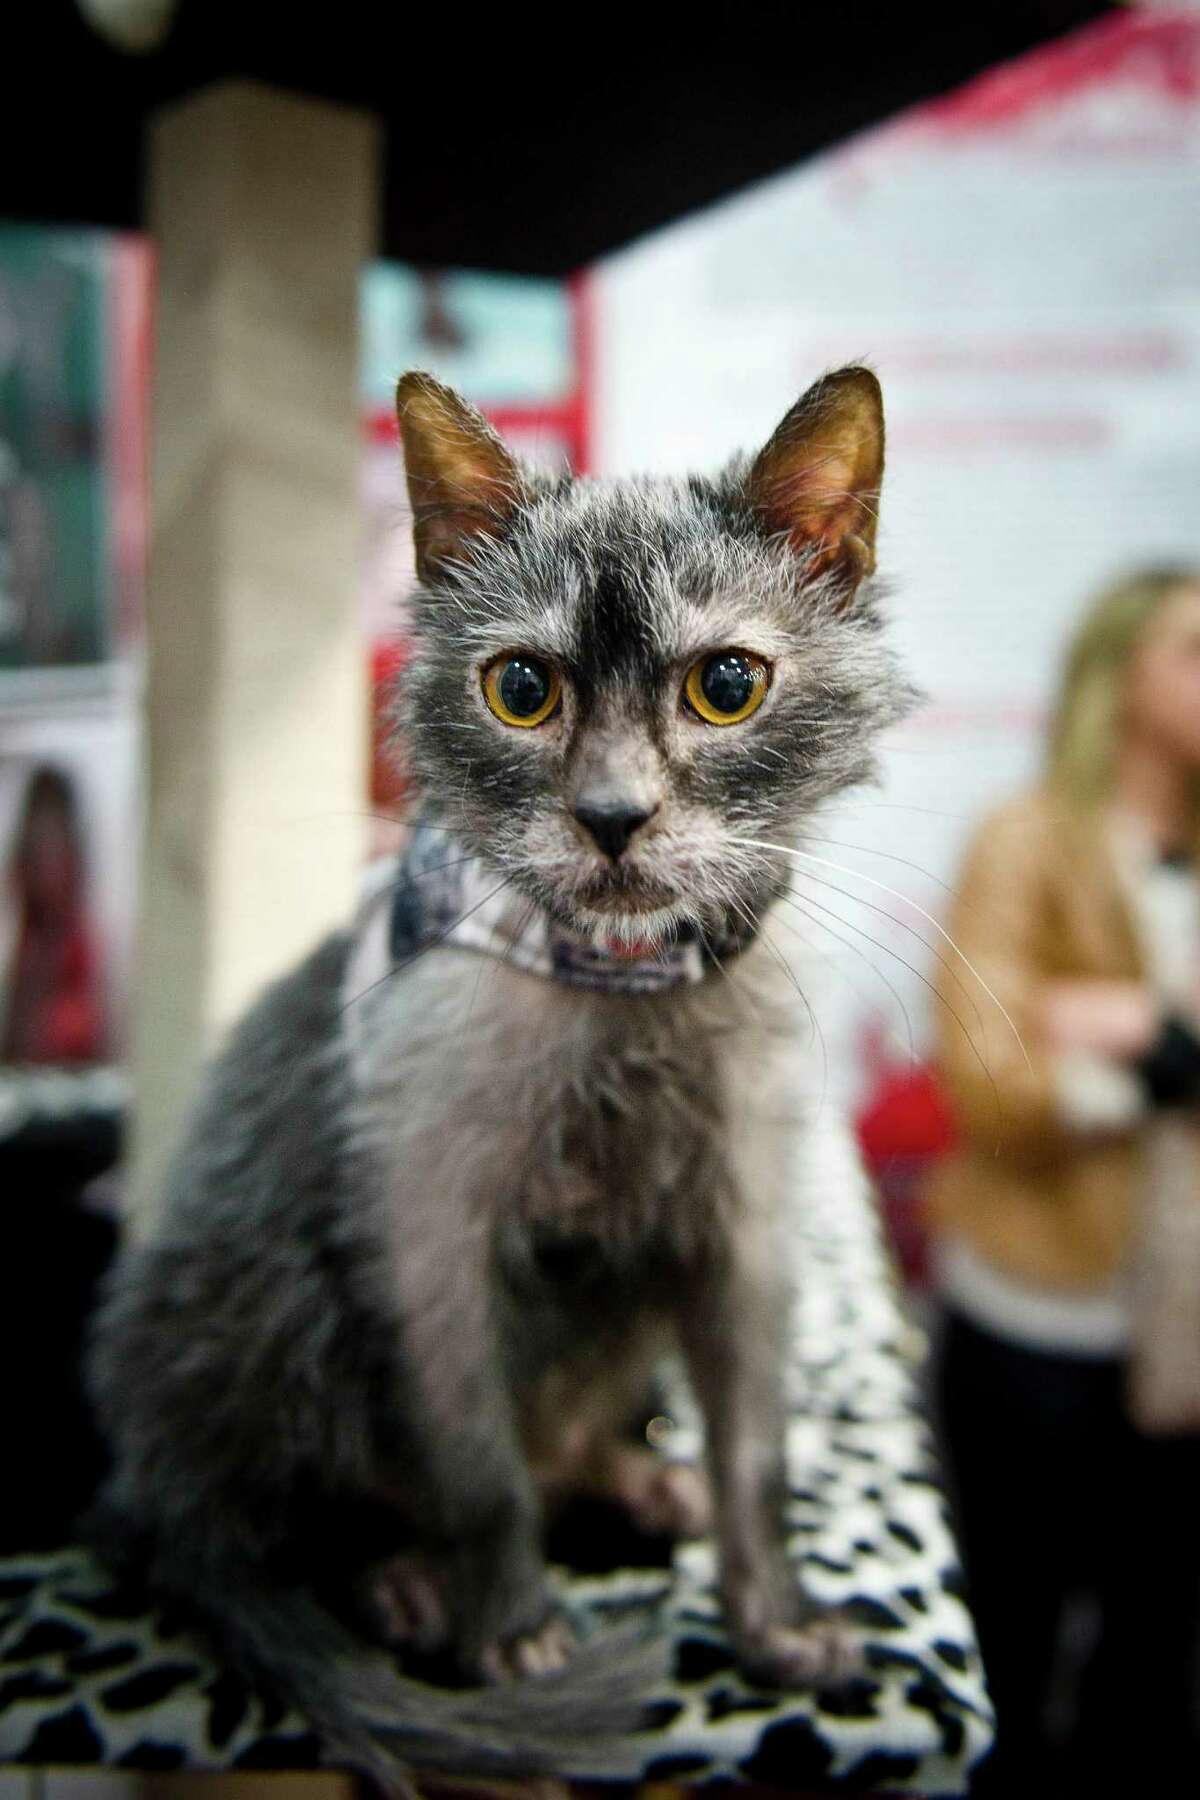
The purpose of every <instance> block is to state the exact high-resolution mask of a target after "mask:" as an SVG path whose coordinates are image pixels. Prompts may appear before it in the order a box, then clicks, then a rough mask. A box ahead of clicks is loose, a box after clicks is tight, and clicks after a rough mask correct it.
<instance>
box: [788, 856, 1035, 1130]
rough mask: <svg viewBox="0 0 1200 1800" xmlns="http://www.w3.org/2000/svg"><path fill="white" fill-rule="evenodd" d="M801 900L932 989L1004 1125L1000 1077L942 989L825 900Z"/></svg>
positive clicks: (804, 896)
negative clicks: (958, 1035) (950, 1019)
mask: <svg viewBox="0 0 1200 1800" xmlns="http://www.w3.org/2000/svg"><path fill="white" fill-rule="evenodd" d="M824 885H826V886H831V885H832V883H825V884H824ZM841 891H842V890H841V889H838V892H841ZM797 898H798V900H803V901H804V902H806V903H807V905H808V906H815V907H816V908H817V910H818V912H827V913H828V914H829V916H830V917H831V918H833V919H836V920H837V921H838V924H839V925H845V926H846V927H847V929H848V930H850V931H856V932H857V933H858V935H859V936H860V937H864V938H866V940H867V942H868V943H869V944H873V945H874V946H875V948H876V949H877V950H882V951H883V953H884V955H885V956H890V957H892V958H894V960H895V961H896V962H898V963H900V964H901V965H902V966H903V967H904V968H906V969H907V970H908V972H909V974H910V975H915V976H916V978H917V980H918V981H919V982H920V983H921V985H922V986H923V987H925V988H928V990H929V992H930V993H931V994H932V995H933V998H934V999H935V1000H936V1001H937V1002H938V1004H939V1005H940V1006H944V1007H945V1009H946V1011H947V1012H948V1013H949V1014H950V1017H951V1018H952V1019H953V1020H954V1022H955V1024H956V1025H957V1026H958V1028H959V1030H960V1031H961V1032H962V1034H963V1039H964V1041H965V1042H966V1045H967V1047H968V1049H969V1050H970V1052H971V1054H972V1056H973V1057H974V1058H975V1061H976V1062H977V1063H978V1064H979V1067H980V1069H981V1071H982V1073H983V1074H984V1076H985V1077H986V1078H987V1083H988V1086H989V1087H990V1088H991V1090H992V1098H993V1099H994V1101H995V1103H996V1113H997V1118H998V1120H999V1121H1000V1122H1001V1123H1002V1122H1003V1119H1004V1103H1003V1100H1002V1099H1001V1096H1000V1090H999V1088H998V1087H997V1086H996V1078H995V1076H994V1075H993V1074H992V1071H991V1070H990V1069H989V1068H988V1066H987V1061H986V1059H985V1058H984V1055H983V1053H982V1051H981V1050H980V1048H979V1046H978V1044H977V1043H976V1042H975V1040H974V1038H973V1037H972V1036H971V1033H970V1032H969V1031H968V1030H967V1027H966V1024H965V1022H964V1020H963V1017H962V1014H961V1013H960V1012H959V1011H958V1009H957V1007H955V1006H952V1005H951V1004H950V1002H949V1000H947V998H946V996H945V995H944V994H942V993H939V991H938V989H937V988H936V987H935V986H934V984H933V982H932V981H930V979H929V977H928V976H927V975H925V974H923V973H922V971H921V970H920V969H918V968H917V967H916V966H915V964H913V963H910V962H909V960H908V958H907V957H906V956H901V954H900V952H899V951H898V950H893V948H892V946H891V945H890V944H885V943H883V942H882V941H881V940H880V939H879V938H876V937H872V936H871V933H870V932H869V931H864V930H863V927H862V926H861V925H855V924H854V922H853V920H851V919H847V918H844V917H843V916H842V914H841V913H839V912H835V911H834V909H833V908H832V907H831V906H826V905H824V904H823V902H822V901H820V900H815V899H814V898H813V896H812V895H811V894H804V895H803V896H798V897H797ZM850 898H851V899H853V898H854V896H853V895H851V896H850ZM801 911H804V906H803V905H802V906H801ZM889 917H890V914H889ZM922 941H923V940H922ZM926 947H927V948H929V946H926Z"/></svg>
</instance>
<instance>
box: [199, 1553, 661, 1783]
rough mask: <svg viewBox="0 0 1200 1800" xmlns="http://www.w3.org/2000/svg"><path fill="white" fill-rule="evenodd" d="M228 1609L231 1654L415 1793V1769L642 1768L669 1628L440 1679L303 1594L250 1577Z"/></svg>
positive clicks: (381, 1776) (352, 1757)
mask: <svg viewBox="0 0 1200 1800" xmlns="http://www.w3.org/2000/svg"><path fill="white" fill-rule="evenodd" d="M221 1613H222V1627H223V1636H224V1638H225V1640H226V1644H227V1647H228V1649H229V1650H230V1651H231V1653H232V1654H233V1656H234V1658H235V1660H236V1661H237V1662H238V1663H239V1664H240V1665H241V1666H242V1667H243V1668H245V1669H246V1670H247V1672H248V1673H251V1674H253V1675H256V1676H260V1677H266V1678H267V1680H269V1682H270V1683H271V1685H272V1686H273V1687H274V1688H276V1689H277V1690H278V1691H279V1692H280V1694H281V1695H282V1696H283V1697H285V1698H287V1699H288V1700H290V1701H291V1702H292V1704H294V1705H295V1706H296V1707H297V1709H298V1710H299V1711H300V1712H301V1713H303V1714H304V1716H305V1717H306V1718H307V1719H308V1720H309V1721H310V1722H311V1724H312V1725H313V1727H314V1728H315V1730H316V1731H317V1733H318V1735H319V1736H320V1738H321V1739H322V1741H323V1743H324V1744H325V1746H326V1748H327V1752H328V1754H329V1757H330V1760H331V1761H334V1762H345V1763H347V1764H349V1765H351V1766H352V1767H354V1768H356V1769H358V1770H360V1771H362V1772H363V1773H365V1774H367V1775H369V1776H370V1777H371V1778H372V1779H373V1780H375V1781H376V1782H377V1783H379V1785H380V1786H381V1787H383V1788H384V1790H385V1791H388V1792H392V1793H397V1794H403V1793H406V1792H408V1793H411V1791H412V1789H411V1786H410V1785H409V1783H408V1781H407V1779H406V1776H407V1773H408V1772H409V1771H411V1770H429V1771H431V1772H432V1771H439V1772H451V1773H455V1774H463V1775H475V1776H505V1775H507V1776H518V1775H545V1774H563V1775H571V1774H573V1773H574V1774H578V1775H580V1776H581V1777H588V1778H596V1779H600V1778H605V1777H609V1778H614V1779H619V1778H622V1777H624V1778H625V1779H627V1780H628V1779H632V1778H636V1776H637V1773H638V1767H639V1759H638V1757H637V1756H636V1754H635V1752H634V1749H633V1747H632V1746H631V1745H630V1743H629V1739H630V1736H631V1734H632V1733H633V1732H634V1731H636V1730H637V1728H638V1726H639V1723H640V1722H641V1720H642V1718H643V1716H644V1711H645V1702H646V1700H647V1699H648V1697H649V1696H650V1695H651V1694H653V1692H654V1690H655V1689H656V1687H658V1686H659V1684H661V1682H662V1680H663V1679H664V1677H665V1675H666V1673H667V1656H668V1642H667V1639H666V1637H665V1635H664V1634H661V1633H653V1632H649V1631H647V1630H644V1629H642V1628H640V1627H638V1628H627V1627H621V1628H613V1629H609V1630H604V1631H601V1632H598V1633H597V1635H596V1636H595V1637H592V1638H589V1639H586V1640H585V1641H584V1642H582V1643H581V1644H580V1645H579V1646H578V1648H577V1649H576V1651H575V1654H574V1655H573V1656H572V1657H571V1659H570V1660H569V1662H568V1663H567V1664H566V1666H565V1667H564V1668H562V1669H561V1670H557V1671H554V1672H551V1673H546V1674H542V1675H534V1676H528V1677H525V1678H524V1679H522V1680H519V1681H513V1682H511V1683H507V1684H504V1685H499V1686H496V1687H486V1688H472V1689H466V1690H452V1689H446V1688H437V1687H430V1686H428V1685H427V1684H425V1683H423V1682H419V1681H414V1680H410V1679H407V1678H406V1677H403V1676H401V1675H399V1674H397V1673H396V1671H395V1669H394V1667H393V1666H392V1664H391V1662H390V1660H389V1659H388V1658H387V1657H386V1656H385V1655H384V1654H382V1653H379V1652H373V1651H371V1650H369V1649H368V1648H367V1647H366V1646H365V1645H364V1644H362V1643H360V1642H359V1641H358V1640H357V1639H355V1638H354V1637H352V1636H351V1634H350V1633H349V1632H348V1631H345V1630H343V1628H342V1627H341V1626H340V1625H339V1624H338V1622H337V1621H336V1620H335V1619H334V1618H333V1617H332V1616H331V1615H330V1614H328V1613H327V1612H325V1611H324V1610H323V1609H322V1608H321V1607H320V1606H319V1605H318V1603H317V1601H316V1599H315V1598H314V1597H312V1596H311V1595H310V1594H308V1593H306V1592H304V1591H303V1590H297V1589H283V1588H279V1589H276V1588H271V1587H268V1586H266V1585H265V1584H260V1583H258V1582H255V1583H253V1584H247V1582H246V1581H244V1580H243V1581H241V1582H239V1584H238V1587H237V1590H236V1591H232V1592H231V1591H228V1590H227V1591H226V1592H225V1594H224V1596H223V1598H222V1605H221Z"/></svg>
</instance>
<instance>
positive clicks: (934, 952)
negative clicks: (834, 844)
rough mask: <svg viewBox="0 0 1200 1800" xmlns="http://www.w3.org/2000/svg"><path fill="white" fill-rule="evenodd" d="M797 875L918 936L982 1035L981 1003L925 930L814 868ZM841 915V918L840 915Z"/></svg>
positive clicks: (915, 936)
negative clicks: (948, 979)
mask: <svg viewBox="0 0 1200 1800" xmlns="http://www.w3.org/2000/svg"><path fill="white" fill-rule="evenodd" d="M797 877H799V878H801V879H803V880H804V881H811V882H813V883H814V884H815V885H816V886H817V887H820V888H825V889H826V890H827V891H828V892H829V893H831V894H840V895H841V896H842V898H843V900H849V901H850V902H851V904H852V905H853V906H865V907H866V908H867V910H868V912H873V913H878V914H879V916H880V918H881V919H886V920H887V921H888V923H889V924H890V925H895V926H896V927H897V929H898V930H900V931H906V932H907V933H908V935H909V937H911V938H915V939H916V941H917V943H918V944H920V946H921V948H922V950H924V951H926V952H927V953H928V954H929V955H930V956H932V958H933V960H934V962H935V963H937V964H938V966H939V968H942V969H944V970H945V971H946V974H947V975H948V976H949V978H950V980H951V981H952V982H953V983H954V985H955V987H956V988H957V989H958V991H959V993H960V994H961V995H962V997H963V999H964V1000H965V1001H966V1003H967V1005H968V1006H969V1007H970V1008H971V1012H972V1014H973V1015H974V1019H975V1029H976V1031H978V1032H979V1033H980V1034H981V1035H982V1032H983V1015H982V1013H981V1012H980V1010H979V1003H978V1001H977V1000H976V998H975V996H974V994H973V993H972V992H971V990H970V988H969V987H968V986H967V984H966V982H965V981H964V980H963V978H962V976H961V975H960V974H959V972H958V970H957V969H956V968H955V966H954V964H953V963H952V962H951V961H950V959H949V957H948V956H943V955H942V952H941V951H940V950H939V949H938V947H937V945H936V944H931V943H930V942H929V939H928V938H927V937H925V936H924V934H923V933H922V932H920V931H918V930H917V928H916V926H915V925H910V924H909V922H908V920H907V919H898V918H897V917H896V915H895V913H894V912H889V911H888V909H887V907H886V906H880V905H879V904H878V902H876V901H874V900H868V899H866V898H865V897H864V896H863V895H862V894H855V893H852V892H851V891H850V889H849V888H844V887H839V885H838V883H837V882H836V881H830V880H829V878H828V876H825V875H816V874H814V873H813V871H812V870H811V869H793V870H792V879H793V880H795V879H796V878H797ZM838 916H839V917H840V914H839V915H838Z"/></svg>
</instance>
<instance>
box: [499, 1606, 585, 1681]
mask: <svg viewBox="0 0 1200 1800" xmlns="http://www.w3.org/2000/svg"><path fill="white" fill-rule="evenodd" d="M574 1648H575V1633H574V1631H573V1630H572V1629H571V1626H570V1625H569V1624H568V1622H567V1621H566V1619H564V1618H563V1617H562V1616H561V1614H555V1615H554V1616H553V1617H551V1618H549V1619H547V1620H546V1622H545V1624H544V1625H542V1626H540V1627H539V1628H538V1630H537V1631H531V1632H527V1633H526V1634H525V1635H524V1636H523V1637H516V1638H511V1639H510V1640H509V1642H508V1643H506V1644H489V1645H487V1646H486V1648H485V1649H484V1651H483V1653H482V1655H481V1656H480V1659H479V1661H480V1667H481V1668H482V1670H483V1674H484V1676H485V1678H486V1679H487V1680H488V1681H492V1682H500V1681H511V1680H513V1678H514V1677H520V1676H526V1675H552V1674H554V1673H555V1671H556V1670H558V1669H564V1668H565V1667H566V1665H567V1663H568V1662H569V1661H570V1660H571V1652H572V1651H573V1650H574Z"/></svg>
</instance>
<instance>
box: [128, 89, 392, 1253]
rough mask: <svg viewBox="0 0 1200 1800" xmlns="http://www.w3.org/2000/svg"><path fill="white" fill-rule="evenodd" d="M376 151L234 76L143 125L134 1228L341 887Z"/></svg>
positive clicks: (367, 133) (358, 678)
mask: <svg viewBox="0 0 1200 1800" xmlns="http://www.w3.org/2000/svg"><path fill="white" fill-rule="evenodd" d="M378 165H379V154H378V134H377V130H376V127H375V126H374V124H373V123H372V122H371V121H370V120H368V119H366V118H364V117H362V116H361V115H359V114H356V113H353V112H349V111H346V110H343V109H341V108H337V107H333V106H329V105H326V104H323V103H316V102H313V101H309V100H302V99H297V98H293V97H290V96H287V95H283V94H279V93H276V92H274V91H272V90H271V89H268V88H263V87H258V86H255V85H253V84H249V83H236V84H224V85H221V86H219V87H216V88H213V89H210V90H209V91H207V92H205V93H203V94H201V95H199V96H197V97H195V98H193V99H189V100H187V101H185V102H184V103H182V104H181V105H178V106H176V107H173V108H172V109H171V110H169V111H168V112H166V113H164V114H163V115H162V116H161V117H160V119H159V120H158V121H157V123H156V125H155V128H154V130H153V132H152V135H151V140H150V218H151V227H152V230H153V233H154V237H155V240H156V244H157V250H158V259H159V261H158V296H157V331H156V336H157V355H156V364H155V377H154V407H153V437H154V450H153V471H154V473H153V491H152V503H151V532H152V550H151V571H150V591H149V626H148V637H149V662H148V671H147V689H146V738H147V790H146V815H145V844H144V851H143V859H142V885H141V933H140V948H139V953H138V959H137V973H136V995H135V1005H134V1047H133V1052H134V1053H133V1065H134V1081H135V1119H134V1133H133V1146H132V1175H131V1193H130V1217H131V1220H132V1223H133V1228H134V1230H135V1231H136V1230H137V1229H139V1228H140V1227H144V1225H145V1224H146V1222H147V1220H148V1219H149V1218H150V1217H151V1216H152V1214H153V1211H154V1208H155V1206H156V1204H157V1200H158V1194H159V1189H160V1184H161V1178H162V1172H163V1167H164V1162H165V1159H166V1156H167V1155H168V1154H169V1150H170V1146H171V1143H172V1141H173V1139H174V1136H175V1134H176V1131H177V1129H178V1126H179V1122H180V1118H181V1115H182V1112H183V1109H184V1108H185V1106H186V1104H187V1100H188V1097H189V1095H190V1093H191V1092H192V1089H193V1087H194V1083H195V1079H196V1074H197V1069H198V1065H199V1063H200V1060H201V1058H202V1056H203V1055H204V1053H205V1052H206V1051H208V1050H210V1049H211V1048H212V1046H213V1044H214V1041H215V1040H216V1039H217V1038H218V1037H219V1035H220V1033H221V1032H222V1030H223V1029H224V1028H225V1027H227V1026H228V1025H229V1024H230V1023H231V1021H232V1020H233V1019H234V1018H235V1017H236V1015H237V1014H238V1013H239V1011H240V1010H241V1009H242V1008H243V1007H244V1005H245V1004H246V1002H247V1001H248V1000H249V999H250V998H251V996H252V995H253V994H254V993H255V992H256V991H257V990H258V989H259V988H260V987H261V986H262V984H263V983H264V982H265V981H267V980H268V979H269V978H270V977H272V976H273V975H276V974H278V973H279V972H280V971H281V970H283V969H286V968H287V967H288V966H289V965H290V964H291V963H293V962H295V960H296V959H297V958H298V957H299V956H300V955H301V954H302V953H303V952H304V951H305V950H306V949H307V948H308V947H309V945H311V944H312V943H313V942H314V941H315V940H316V939H317V938H318V936H319V935H320V934H321V933H322V932H323V931H325V930H327V929H328V928H329V927H330V926H331V925H333V924H334V923H336V922H338V921H340V920H343V919H344V918H345V916H346V914H347V912H348V909H349V908H350V906H351V905H352V902H353V896H354V891H355V883H356V875H357V870H358V865H359V858H360V850H361V845H362V843H363V835H364V833H363V818H362V813H363V810H364V807H365V805H366V801H365V798H364V791H365V788H364V784H365V769H366V750H367V725H366V667H365V664H366V657H365V646H364V643H363V636H362V630H361V626H360V621H359V616H358V605H357V582H358V568H359V503H358V473H359V451H358V406H357V388H358V281H359V275H360V272H361V270H362V268H363V265H364V264H365V263H366V262H367V261H368V259H369V258H370V257H371V256H372V254H373V253H374V248H375V243H374V233H375V208H376V180H377V172H378ZM298 1128H299V1122H298Z"/></svg>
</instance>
